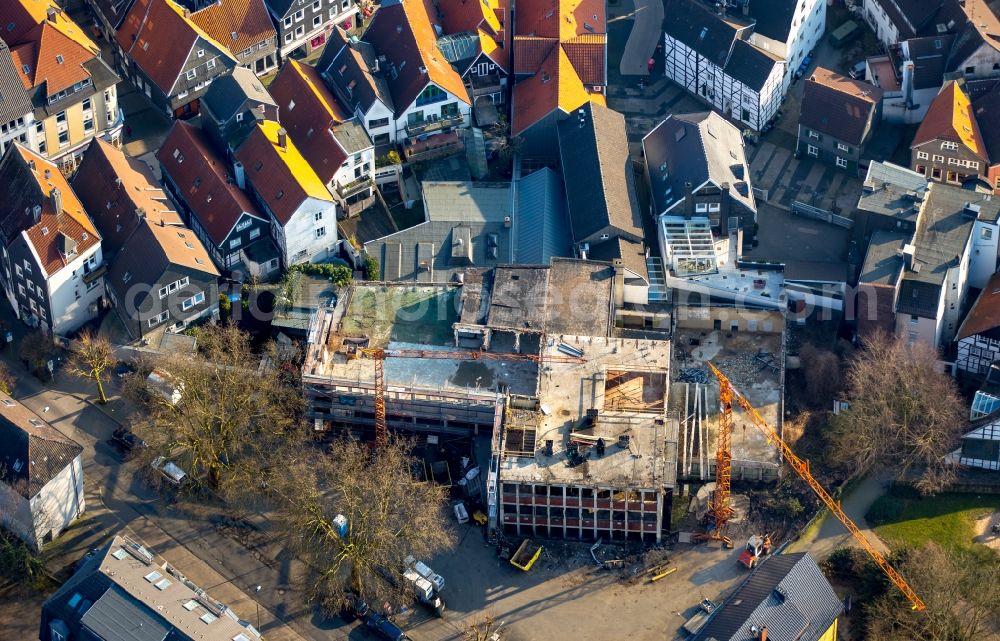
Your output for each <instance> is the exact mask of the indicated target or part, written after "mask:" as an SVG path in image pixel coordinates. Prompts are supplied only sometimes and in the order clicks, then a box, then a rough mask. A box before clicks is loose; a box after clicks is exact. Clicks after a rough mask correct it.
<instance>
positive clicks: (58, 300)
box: [48, 243, 104, 334]
mask: <svg viewBox="0 0 1000 641" xmlns="http://www.w3.org/2000/svg"><path fill="white" fill-rule="evenodd" d="M91 256H96V261H95V262H96V264H97V265H100V264H101V263H102V262H103V260H104V258H103V255H102V254H101V245H100V243H98V244H97V245H96V246H95V247H92V248H90V249H89V250H87V251H86V252H84V253H82V254H79V255H78V256H77V257H76V258H75V259H74V260H73V261H72V262H70V263H69V264H68V265H66V266H65V267H63V268H62V269H60V270H59V271H58V272H56V273H55V274H52V275H51V276H50V277H49V279H48V288H49V291H48V295H49V307H50V309H51V313H52V318H51V319H49V321H50V323H51V328H52V332H53V333H55V334H66V333H68V332H71V331H73V330H75V329H77V328H78V327H80V325H83V324H84V323H85V322H86V321H88V320H90V319H91V318H94V317H95V316H96V315H97V314H96V312H91V310H90V306H91V304H96V303H97V301H98V300H100V298H101V296H103V295H104V280H103V279H99V280H98V281H96V282H97V286H96V287H94V288H93V289H92V290H90V291H89V292H88V291H87V285H86V284H85V283H84V282H83V266H84V264H85V263H86V262H87V260H88V259H89V258H90V257H91ZM74 271H75V272H76V276H74V275H73V272H74ZM77 293H79V294H80V298H77V297H76V295H77Z"/></svg>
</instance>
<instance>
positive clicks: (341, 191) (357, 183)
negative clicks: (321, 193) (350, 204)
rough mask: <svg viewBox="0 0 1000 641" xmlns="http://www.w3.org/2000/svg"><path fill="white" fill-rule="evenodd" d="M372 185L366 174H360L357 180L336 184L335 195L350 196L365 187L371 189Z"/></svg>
mask: <svg viewBox="0 0 1000 641" xmlns="http://www.w3.org/2000/svg"><path fill="white" fill-rule="evenodd" d="M372 187H373V183H372V179H371V178H370V177H368V176H362V177H361V178H358V179H357V180H353V181H351V182H349V183H347V184H346V185H341V184H339V183H338V184H337V195H338V196H340V197H341V198H345V199H346V198H350V197H351V196H354V195H355V194H359V193H361V192H362V191H364V190H365V189H371V188H372Z"/></svg>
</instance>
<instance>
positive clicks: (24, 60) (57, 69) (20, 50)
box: [10, 21, 95, 96]
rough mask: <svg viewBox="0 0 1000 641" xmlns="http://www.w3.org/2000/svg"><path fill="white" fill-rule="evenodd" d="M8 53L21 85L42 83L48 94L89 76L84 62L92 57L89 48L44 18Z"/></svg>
mask: <svg viewBox="0 0 1000 641" xmlns="http://www.w3.org/2000/svg"><path fill="white" fill-rule="evenodd" d="M10 55H11V58H13V59H14V67H15V68H16V69H17V73H18V75H19V76H21V82H23V83H24V88H25V89H33V88H34V87H37V86H39V85H41V84H42V83H43V82H44V83H46V84H45V90H46V93H47V94H48V95H50V96H51V95H53V94H55V93H58V92H59V91H61V90H63V89H66V88H67V87H72V86H73V85H74V84H75V83H77V82H80V81H82V80H85V79H87V78H90V73H89V72H88V71H87V70H86V69H85V68H84V66H83V64H84V63H85V62H89V61H90V60H93V59H94V58H95V54H94V53H93V52H92V51H90V50H88V49H87V48H86V47H84V46H83V45H81V44H80V43H78V42H77V41H75V40H73V39H72V38H70V37H68V36H66V35H65V34H63V33H62V32H61V31H59V29H57V28H56V27H54V26H52V24H50V23H49V22H47V21H46V22H43V23H42V24H40V25H38V26H37V27H35V28H34V29H33V30H31V31H30V32H29V33H28V34H27V35H26V38H25V40H24V42H23V43H22V44H19V45H17V46H16V47H12V48H11V50H10ZM60 61H61V62H60ZM25 69H27V72H25Z"/></svg>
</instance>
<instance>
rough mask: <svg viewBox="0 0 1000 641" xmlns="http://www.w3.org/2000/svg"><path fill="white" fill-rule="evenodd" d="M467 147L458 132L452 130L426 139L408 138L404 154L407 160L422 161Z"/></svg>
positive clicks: (457, 151)
mask: <svg viewBox="0 0 1000 641" xmlns="http://www.w3.org/2000/svg"><path fill="white" fill-rule="evenodd" d="M463 149H465V145H464V143H463V142H462V140H461V138H459V136H458V132H455V131H452V132H448V133H444V134H441V135H440V136H433V137H431V138H428V139H426V140H419V139H417V140H413V139H411V140H407V141H406V144H405V145H404V146H403V156H404V157H405V158H406V160H407V162H422V161H425V160H433V159H434V158H444V157H445V156H451V155H454V154H457V153H459V152H461V151H462V150H463Z"/></svg>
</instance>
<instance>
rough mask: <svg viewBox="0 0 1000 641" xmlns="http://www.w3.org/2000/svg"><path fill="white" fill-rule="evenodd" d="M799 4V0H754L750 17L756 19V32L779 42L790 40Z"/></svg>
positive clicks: (751, 4) (754, 29)
mask: <svg viewBox="0 0 1000 641" xmlns="http://www.w3.org/2000/svg"><path fill="white" fill-rule="evenodd" d="M798 4H799V2H798V0H753V2H751V3H750V17H751V18H753V19H754V21H755V23H754V26H753V31H754V33H759V34H760V35H762V36H764V37H766V38H770V39H771V40H776V41H778V42H788V36H789V34H791V32H792V24H793V21H794V19H795V9H796V7H797V6H798Z"/></svg>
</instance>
